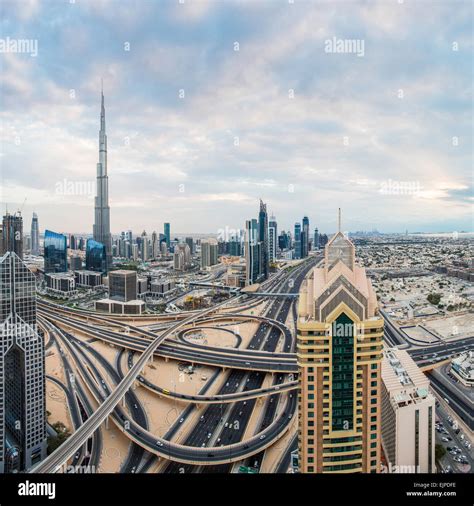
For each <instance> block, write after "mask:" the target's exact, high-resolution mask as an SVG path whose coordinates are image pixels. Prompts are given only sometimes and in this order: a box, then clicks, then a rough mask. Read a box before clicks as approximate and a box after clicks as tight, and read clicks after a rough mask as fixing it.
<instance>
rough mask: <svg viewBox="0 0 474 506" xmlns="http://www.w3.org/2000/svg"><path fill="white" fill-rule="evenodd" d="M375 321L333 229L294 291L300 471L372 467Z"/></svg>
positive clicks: (371, 295) (361, 279)
mask: <svg viewBox="0 0 474 506" xmlns="http://www.w3.org/2000/svg"><path fill="white" fill-rule="evenodd" d="M383 325H384V321H383V319H382V318H381V317H380V315H379V313H378V308H377V297H376V294H375V291H374V289H373V287H372V284H371V282H370V279H369V278H368V277H367V275H366V272H365V269H364V268H363V267H360V266H358V265H357V264H356V262H355V246H354V244H353V243H352V242H351V241H350V240H349V239H348V238H347V237H346V236H345V235H344V234H343V233H342V232H341V212H340V210H339V213H338V232H337V233H336V234H334V236H333V237H332V239H331V240H330V241H329V242H328V243H327V244H326V247H325V258H324V266H323V267H315V268H314V269H313V270H312V271H310V272H309V274H308V275H307V276H306V278H305V280H304V281H303V284H302V286H301V289H300V293H299V306H298V321H297V354H296V356H297V361H298V368H299V385H300V388H299V394H298V403H299V407H298V409H299V419H298V420H299V432H298V443H299V451H298V457H299V464H300V471H301V472H303V473H360V472H362V473H376V472H378V471H379V467H380V466H379V464H380V453H381V446H380V441H381V440H380V437H381V395H380V394H381V361H382V350H383Z"/></svg>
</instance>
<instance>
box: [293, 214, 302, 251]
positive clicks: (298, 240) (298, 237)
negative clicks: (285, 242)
mask: <svg viewBox="0 0 474 506" xmlns="http://www.w3.org/2000/svg"><path fill="white" fill-rule="evenodd" d="M294 247H295V258H302V257H301V255H302V249H301V248H302V246H301V223H298V222H296V223H295V239H294Z"/></svg>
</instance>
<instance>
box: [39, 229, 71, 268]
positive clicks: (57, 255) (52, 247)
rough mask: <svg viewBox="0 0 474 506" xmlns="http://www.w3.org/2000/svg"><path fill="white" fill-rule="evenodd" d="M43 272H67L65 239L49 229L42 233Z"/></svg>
mask: <svg viewBox="0 0 474 506" xmlns="http://www.w3.org/2000/svg"><path fill="white" fill-rule="evenodd" d="M44 272H45V273H48V272H67V239H66V236H65V235H63V234H57V233H56V232H52V231H51V230H46V231H45V233H44Z"/></svg>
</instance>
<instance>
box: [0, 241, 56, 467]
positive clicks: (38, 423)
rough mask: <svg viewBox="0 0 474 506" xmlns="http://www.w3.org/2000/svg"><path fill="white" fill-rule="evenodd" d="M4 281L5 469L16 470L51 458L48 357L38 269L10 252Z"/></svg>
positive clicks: (0, 460)
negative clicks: (33, 269) (40, 312)
mask: <svg viewBox="0 0 474 506" xmlns="http://www.w3.org/2000/svg"><path fill="white" fill-rule="evenodd" d="M0 280H1V293H2V303H1V304H0V342H1V343H2V346H0V473H4V472H6V473H10V472H18V471H20V472H21V471H27V470H29V469H30V468H31V467H32V466H34V465H35V464H37V463H38V462H40V461H41V460H42V459H44V458H45V457H46V448H47V441H46V405H45V398H46V397H45V395H46V394H45V366H44V359H45V357H44V339H43V336H40V335H39V334H38V327H37V322H36V280H35V277H34V275H33V273H32V272H31V271H30V270H29V269H28V268H27V267H26V265H25V264H24V263H23V262H22V260H21V258H20V257H19V256H18V255H17V254H16V253H15V252H13V251H9V252H7V253H5V254H4V255H3V256H2V257H1V258H0Z"/></svg>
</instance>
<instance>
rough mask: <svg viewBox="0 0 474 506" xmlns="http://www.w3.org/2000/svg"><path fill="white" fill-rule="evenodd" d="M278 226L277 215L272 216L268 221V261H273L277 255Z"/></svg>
mask: <svg viewBox="0 0 474 506" xmlns="http://www.w3.org/2000/svg"><path fill="white" fill-rule="evenodd" d="M277 243H278V226H277V222H276V219H275V216H273V215H272V216H271V218H270V221H269V222H268V261H269V262H270V263H273V262H274V261H275V260H276V257H277V248H278V244H277Z"/></svg>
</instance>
